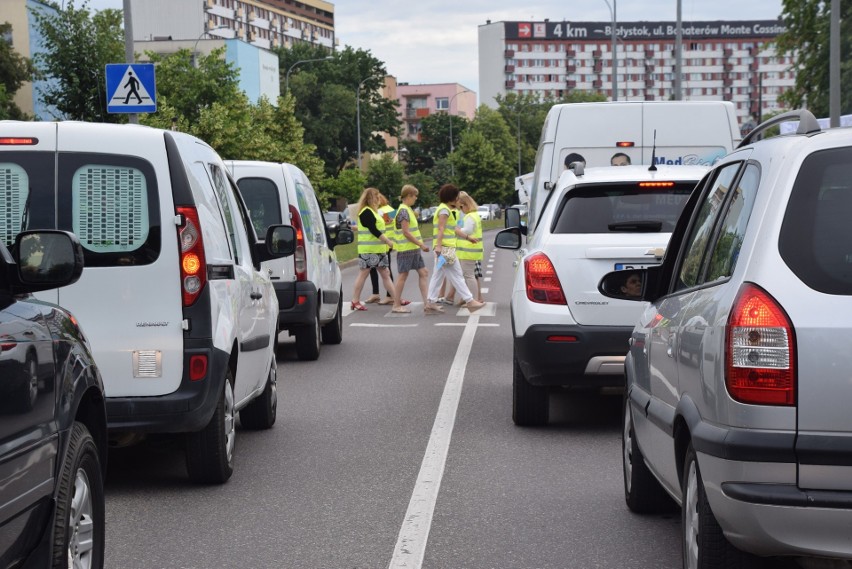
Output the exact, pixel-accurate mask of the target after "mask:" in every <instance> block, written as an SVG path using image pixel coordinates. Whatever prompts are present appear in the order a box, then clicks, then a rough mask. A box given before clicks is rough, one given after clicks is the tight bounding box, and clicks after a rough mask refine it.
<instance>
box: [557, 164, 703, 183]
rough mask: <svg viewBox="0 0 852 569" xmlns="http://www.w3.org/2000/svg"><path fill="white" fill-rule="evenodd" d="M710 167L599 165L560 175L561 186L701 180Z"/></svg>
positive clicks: (567, 171)
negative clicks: (653, 167)
mask: <svg viewBox="0 0 852 569" xmlns="http://www.w3.org/2000/svg"><path fill="white" fill-rule="evenodd" d="M709 170H710V168H709V167H708V166H668V165H658V166H657V169H656V170H649V169H648V166H644V165H640V166H599V167H592V168H586V169H585V170H584V172H583V174H582V175H581V176H576V175H574V172H572V171H570V170H566V171H565V172H563V173H562V175H561V176H560V177H559V183H558V186H559V187H563V186H565V185H583V184H596V183H608V182H653V181H656V182H663V181H673V182H681V181H685V180H687V181H688V180H695V181H698V180H700V179H701V178H702V177H703V176H704V174H706V173H707V172H708V171H709Z"/></svg>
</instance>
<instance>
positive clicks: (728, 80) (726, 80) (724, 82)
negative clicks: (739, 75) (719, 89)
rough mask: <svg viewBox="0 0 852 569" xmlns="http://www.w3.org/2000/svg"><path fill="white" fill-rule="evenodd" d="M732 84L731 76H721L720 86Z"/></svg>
mask: <svg viewBox="0 0 852 569" xmlns="http://www.w3.org/2000/svg"><path fill="white" fill-rule="evenodd" d="M733 84H734V80H733V78H731V77H723V78H722V86H723V87H730V86H731V85H733Z"/></svg>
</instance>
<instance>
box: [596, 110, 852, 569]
mask: <svg viewBox="0 0 852 569" xmlns="http://www.w3.org/2000/svg"><path fill="white" fill-rule="evenodd" d="M791 119H799V125H798V129H797V132H796V134H792V135H785V136H775V137H772V138H768V139H765V140H760V141H758V142H754V143H752V140H756V138H755V137H758V136H761V135H762V134H763V133H765V132H766V130H767V129H768V128H770V127H773V126H776V125H778V124H780V123H781V122H782V121H788V120H791ZM850 219H852V130H850V129H848V128H832V129H828V130H826V131H822V130H821V129H820V126H819V124H818V122H817V121H816V119H815V118H814V116H813V115H812V114H810V113H809V112H808V111H793V112H790V113H786V114H784V115H778V116H776V117H773V118H772V119H770V120H768V121H766V122H764V123H763V124H761V125H759V126H758V127H757V128H756V129H755V130H754V131H752V132H751V133H750V134H749V135H748V136H746V138H745V139H744V140H743V144H742V145H741V146H740V147H739V148H738V149H737V150H735V151H734V152H732V153H731V154H729V155H728V156H726V157H725V158H723V159H722V161H721V162H720V163H719V164H718V165H716V166H715V167H714V168H713V170H712V171H711V172H710V173H709V174H708V175H707V176H706V177H705V179H704V180H702V182H701V183H700V184H699V185H698V187H697V188H696V191H695V193H694V195H693V197H692V198H691V199H690V201H689V203H688V204H687V206H686V208H685V209H684V211H683V215H682V216H681V219H680V220H679V222H678V225H677V227H676V229H675V231H674V233H673V234H672V238H671V242H670V245H669V250H668V251H667V253H666V256H665V259H664V261H663V263H662V265H660V266H658V267H651V268H647V269H644V270H642V271H640V273H641V276H642V278H643V279H644V281H645V283H646V284H645V287H644V290H643V291H642V293H641V296H639V297H634V299H635V300H637V301H641V303H640V302H634V304H635V305H636V309H637V311H640V313H641V315H640V317H639V318H637V319H636V322H635V324H636V325H635V328H634V330H633V332H632V335H631V347H630V352H629V355H628V356H627V361H626V363H625V367H626V371H627V393H626V397H625V405H624V414H623V417H624V424H623V430H622V433H623V453H622V456H623V464H624V469H623V470H624V489H625V499H626V502H627V505H628V507H629V508H630V509H631V510H632V511H634V512H639V513H643V512H644V513H647V512H655V511H659V510H661V509H664V508H666V507H667V506H669V505H670V504H671V500H670V499H669V496H670V497H671V498H673V499H674V501H675V502H676V503H677V504H679V505H680V506H681V507H682V512H683V513H682V523H681V525H680V527H681V531H682V540H683V552H684V555H683V566H684V567H685V568H688V569H711V568H712V569H715V568H733V567H736V568H739V569H743V568H747V567H777V566H780V565H779V563H778V562H777V560H776V561H767V560H765V559H760V557H772V556H784V557H786V558H788V559H789V558H791V557H793V558H798V559H796V560H795V563H796V566H801V567H814V568H816V567H823V568H827V567H849V560H850V559H852V541H850V539H849V528H850V527H852V460H850V457H851V456H852V454H850V452H852V445H850V441H852V414H850V413H849V402H850V401H852V381H850V369H852V351H850V349H849V347H850V346H852V323H850V321H849V320H848V319H847V318H846V316H847V315H848V314H849V313H850V311H852V230H850V223H849V220H850ZM621 280H622V278H621V275H619V274H617V273H613V274H609V275H607V276H606V277H604V279H603V280H602V282H601V285H600V286H601V290H602V291H603V292H605V293H606V294H607V300H609V301H611V302H615V303H622V302H625V301H626V300H625V298H626V297H625V296H624V295H623V294H622V293H621V292H620V286H619V285H618V284H617V283H618V282H619V281H621ZM645 303H650V304H645ZM643 308H644V311H643ZM785 566H786V565H785Z"/></svg>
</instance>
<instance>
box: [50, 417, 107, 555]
mask: <svg viewBox="0 0 852 569" xmlns="http://www.w3.org/2000/svg"><path fill="white" fill-rule="evenodd" d="M58 485H59V487H58V489H57V494H56V495H57V499H56V508H55V509H54V515H53V544H52V548H51V555H52V558H51V567H53V569H59V568H63V569H65V568H67V567H74V568H75V569H76V568H80V569H101V568H102V567H103V566H104V545H105V543H106V541H105V532H106V517H105V513H104V481H103V477H102V475H101V463H100V458H99V455H98V447H97V446H96V445H95V440H94V439H93V438H92V435H91V433H90V432H89V430H88V429H87V428H86V426H85V425H84V424H82V423H78V422H76V421H75V422H74V424H73V425H72V426H71V434H70V438H69V441H68V453H67V454H66V455H65V461H64V462H63V464H62V470H61V472H60V475H59V480H58Z"/></svg>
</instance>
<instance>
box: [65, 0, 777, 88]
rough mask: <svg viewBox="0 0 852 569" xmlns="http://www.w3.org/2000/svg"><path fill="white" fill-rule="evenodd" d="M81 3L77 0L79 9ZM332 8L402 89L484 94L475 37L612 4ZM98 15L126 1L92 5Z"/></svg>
mask: <svg viewBox="0 0 852 569" xmlns="http://www.w3.org/2000/svg"><path fill="white" fill-rule="evenodd" d="M612 3H615V4H616V16H617V19H618V21H619V22H637V21H642V20H650V21H675V20H676V19H677V0H620V1H619V0H610V4H612ZM79 4H80V0H77V5H79ZM333 4H334V21H335V28H336V35H337V38H338V39H339V41H340V45H341V46H345V45H349V46H352V47H354V48H361V49H364V50H369V51H370V53H372V55H373V56H374V57H376V58H377V59H379V60H380V61H383V62H384V63H385V67H386V70H387V72H388V73H389V74H390V75H393V76H395V77H396V78H397V81H399V82H406V83H410V84H416V83H461V84H462V85H464V86H465V87H467V88H469V89H472V90H473V91H477V92H478V91H479V79H478V77H477V76H478V63H477V57H478V56H477V51H478V48H477V41H478V40H477V33H478V32H477V30H478V27H479V26H480V25H482V24H485V23H486V20H491V21H492V22H500V21H543V20H544V19H545V18H547V19H550V20H552V21H556V20H568V21H577V22H583V21H593V22H600V21H611V19H612V16H611V13H610V11H609V8H608V7H607V0H574V1H571V0H541V1H535V0H533V1H527V0H420V1H407V2H400V1H399V0H340V1H339V2H333ZM89 6H90V7H91V8H93V9H102V8H121V7H122V0H90V2H89ZM681 10H682V17H683V21H684V22H689V21H695V20H774V19H776V18H778V16H779V15H780V13H781V0H682V5H681Z"/></svg>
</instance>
